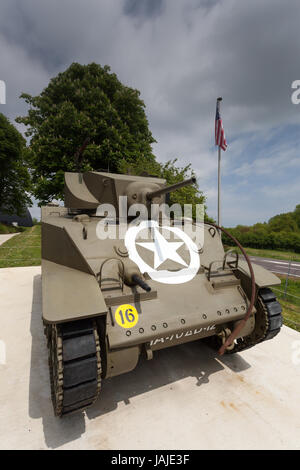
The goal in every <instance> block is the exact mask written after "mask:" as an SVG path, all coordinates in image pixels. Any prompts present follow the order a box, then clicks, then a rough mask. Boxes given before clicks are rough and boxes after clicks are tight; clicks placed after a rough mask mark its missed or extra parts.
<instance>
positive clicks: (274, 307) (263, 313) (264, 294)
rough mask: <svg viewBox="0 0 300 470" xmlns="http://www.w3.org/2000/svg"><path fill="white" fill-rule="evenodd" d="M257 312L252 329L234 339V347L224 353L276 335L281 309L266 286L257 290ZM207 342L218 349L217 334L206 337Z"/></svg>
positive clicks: (219, 341)
mask: <svg viewBox="0 0 300 470" xmlns="http://www.w3.org/2000/svg"><path fill="white" fill-rule="evenodd" d="M255 306H256V309H257V313H256V316H255V328H254V331H253V332H252V333H251V334H250V335H249V336H245V337H244V338H238V339H237V340H235V344H234V347H233V348H232V349H228V350H226V351H225V354H234V353H237V352H241V351H245V350H246V349H249V348H252V347H253V346H255V345H256V344H259V343H262V342H263V341H267V340H269V339H272V338H274V337H275V336H276V335H278V333H279V331H280V329H281V327H282V315H281V312H282V309H281V305H280V303H279V302H278V301H277V299H276V296H275V294H274V292H273V291H272V290H271V289H269V288H268V287H263V288H262V289H260V290H259V292H258V298H257V302H256V305H255ZM208 340H209V344H210V345H211V346H212V347H213V348H214V349H219V347H220V346H221V344H222V341H221V339H220V338H219V337H218V336H212V337H211V338H208Z"/></svg>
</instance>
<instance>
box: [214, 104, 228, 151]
mask: <svg viewBox="0 0 300 470" xmlns="http://www.w3.org/2000/svg"><path fill="white" fill-rule="evenodd" d="M215 140H216V145H218V146H219V147H221V149H222V150H224V151H225V150H226V148H227V142H226V138H225V132H224V129H223V124H222V119H221V116H220V101H219V100H218V101H217V108H216V121H215Z"/></svg>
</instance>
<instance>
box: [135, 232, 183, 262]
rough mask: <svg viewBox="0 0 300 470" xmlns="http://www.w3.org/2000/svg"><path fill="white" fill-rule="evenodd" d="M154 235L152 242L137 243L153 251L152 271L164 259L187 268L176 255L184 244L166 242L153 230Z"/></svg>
mask: <svg viewBox="0 0 300 470" xmlns="http://www.w3.org/2000/svg"><path fill="white" fill-rule="evenodd" d="M154 234H155V235H154V242H137V245H140V246H142V247H143V248H146V249H147V250H150V251H153V253H154V269H156V268H158V267H159V266H160V265H161V264H162V263H163V262H164V261H165V260H166V259H170V260H172V261H175V262H176V263H179V264H183V265H184V266H187V264H186V262H185V261H184V260H183V259H182V258H181V256H180V255H179V254H178V253H177V250H178V248H180V247H181V246H182V245H183V244H184V242H168V241H167V240H166V239H165V238H164V237H163V236H162V235H161V233H160V232H159V231H158V230H157V229H154Z"/></svg>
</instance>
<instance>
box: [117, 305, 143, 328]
mask: <svg viewBox="0 0 300 470" xmlns="http://www.w3.org/2000/svg"><path fill="white" fill-rule="evenodd" d="M115 320H116V322H117V323H118V325H120V326H121V327H122V328H126V329H128V328H132V327H133V326H135V325H136V324H137V322H138V321H139V314H138V312H137V309H136V308H135V307H133V306H132V305H130V304H123V305H120V306H119V307H118V308H117V310H116V311H115Z"/></svg>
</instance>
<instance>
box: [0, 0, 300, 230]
mask: <svg viewBox="0 0 300 470" xmlns="http://www.w3.org/2000/svg"><path fill="white" fill-rule="evenodd" d="M299 22H300V2H299V0H289V1H288V2H282V0H280V1H279V0H252V1H251V2H250V1H247V0H221V1H218V0H114V1H111V0H51V1H50V0H43V1H41V0H1V4H0V58H1V62H0V79H1V80H4V81H5V82H6V86H7V99H6V104H5V105H0V111H1V112H3V113H4V114H6V115H7V116H8V117H9V118H10V119H11V120H12V121H13V120H14V118H15V117H16V116H17V115H20V114H23V113H24V112H25V111H26V106H25V104H24V103H23V102H22V101H21V100H20V99H19V98H18V97H19V95H20V93H21V92H22V91H25V92H28V93H31V94H34V95H36V94H39V93H40V92H41V90H42V89H43V88H44V87H45V86H46V85H47V83H48V81H49V79H50V78H51V77H53V76H55V75H56V74H57V73H58V72H60V71H63V70H65V69H66V68H67V67H68V66H69V65H70V64H71V63H72V62H74V61H76V62H80V63H82V64H87V63H89V62H98V63H99V64H101V65H105V64H108V65H110V66H111V69H112V71H113V72H115V73H116V74H117V75H118V77H119V79H120V80H121V81H122V82H123V83H124V84H126V85H128V86H131V87H134V88H137V89H139V90H140V92H141V97H142V99H143V100H144V101H145V104H146V112H147V116H148V119H149V124H150V128H151V131H152V133H153V136H154V137H155V138H156V140H157V144H155V145H154V147H153V149H154V153H155V154H156V156H157V158H158V159H159V160H160V161H167V160H169V159H171V158H175V157H177V158H178V161H179V163H180V164H182V165H184V164H186V163H188V162H191V163H192V166H193V168H194V169H195V171H196V173H197V176H198V178H199V184H200V187H201V189H202V190H203V191H204V192H205V194H206V196H207V205H208V212H209V214H210V215H211V216H214V217H215V216H216V210H217V150H216V147H215V146H214V117H215V102H216V98H217V97H218V96H222V97H223V102H222V108H221V115H222V118H223V123H224V128H225V132H226V137H227V142H228V149H227V151H226V152H225V153H223V154H222V222H223V224H224V225H225V226H233V225H236V224H239V223H241V224H252V223H255V222H257V221H265V220H268V219H269V218H270V217H272V216H273V215H275V214H277V213H280V212H286V211H290V210H293V209H294V207H295V205H296V204H298V203H300V184H299V183H300V182H299V174H300V104H299V105H294V104H292V102H291V94H292V91H293V90H292V89H291V84H292V82H293V81H294V80H297V79H299V80H300V67H299V64H300V32H299ZM33 212H34V213H36V210H34V211H33Z"/></svg>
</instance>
